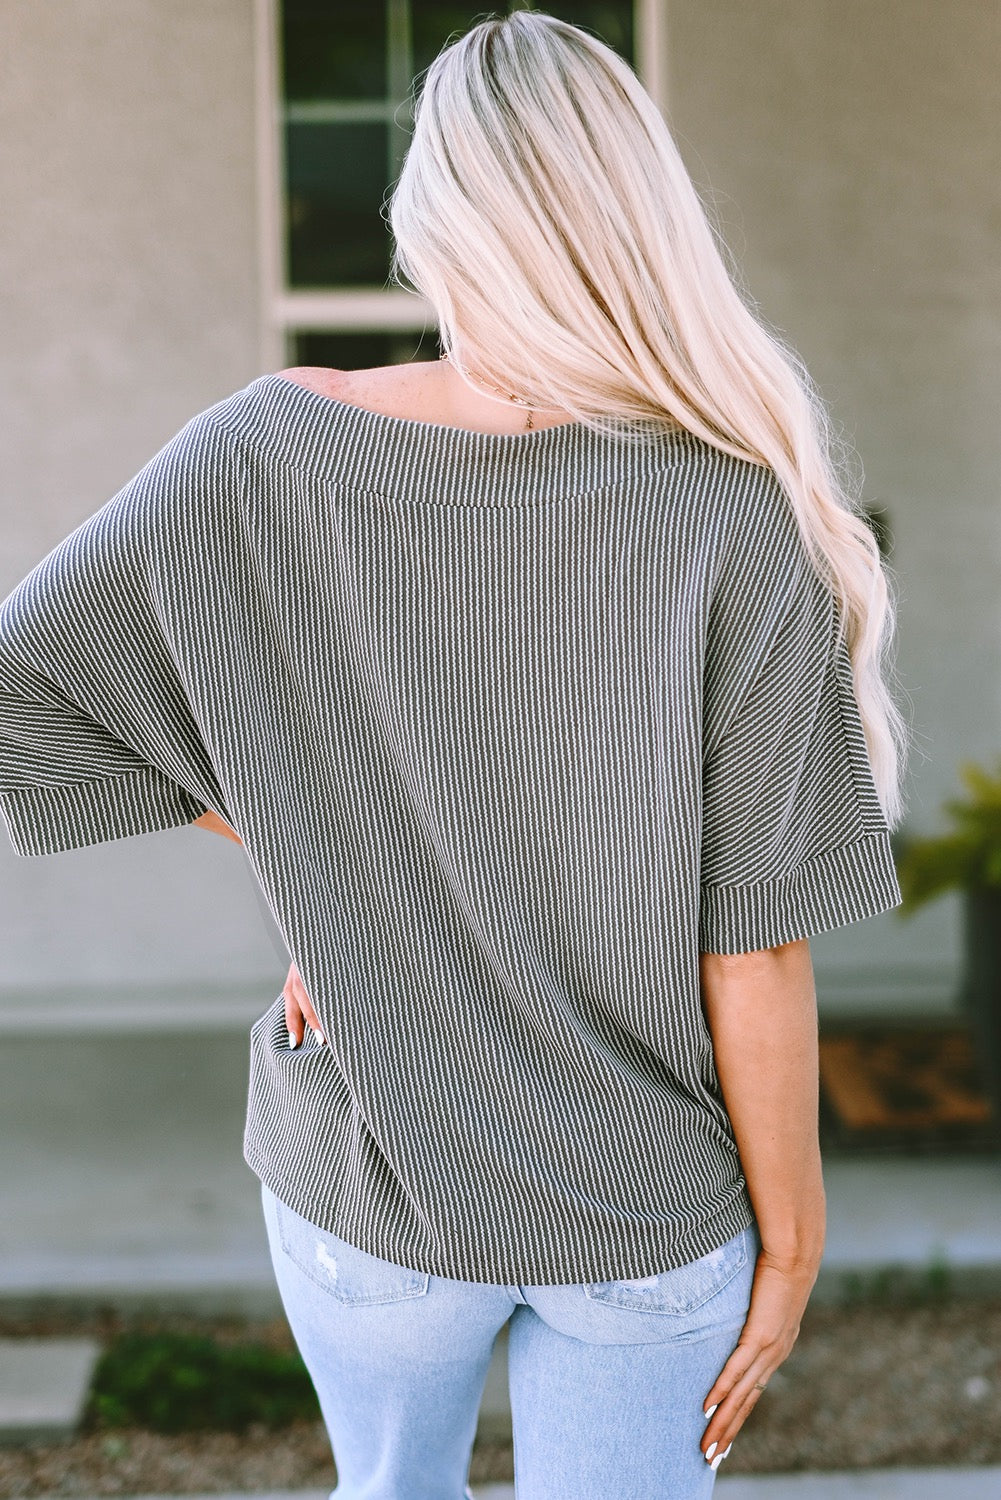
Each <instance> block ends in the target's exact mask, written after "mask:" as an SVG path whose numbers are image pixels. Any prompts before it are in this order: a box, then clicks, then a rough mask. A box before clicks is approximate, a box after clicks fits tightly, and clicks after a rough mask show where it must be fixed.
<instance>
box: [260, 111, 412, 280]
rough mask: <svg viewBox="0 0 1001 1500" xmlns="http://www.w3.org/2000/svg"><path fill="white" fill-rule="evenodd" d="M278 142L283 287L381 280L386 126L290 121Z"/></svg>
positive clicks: (385, 258) (385, 237)
mask: <svg viewBox="0 0 1001 1500" xmlns="http://www.w3.org/2000/svg"><path fill="white" fill-rule="evenodd" d="M285 142H286V151H285V161H286V183H287V190H288V191H287V198H288V278H289V284H290V286H294V287H304V286H337V285H347V286H358V285H364V284H368V285H373V284H375V285H378V286H381V285H382V284H383V283H384V282H385V281H386V278H387V276H388V275H389V252H390V240H389V230H388V229H387V227H386V225H385V223H384V222H383V220H382V219H381V217H380V209H381V207H382V200H383V196H384V194H385V191H386V169H387V168H386V164H387V150H388V140H387V127H386V126H385V125H375V124H301V123H300V124H289V125H287V126H286V130H285Z"/></svg>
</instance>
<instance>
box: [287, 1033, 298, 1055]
mask: <svg viewBox="0 0 1001 1500" xmlns="http://www.w3.org/2000/svg"><path fill="white" fill-rule="evenodd" d="M288 1044H289V1046H290V1047H291V1048H292V1050H293V1051H294V1050H295V1048H296V1047H298V1045H299V1042H298V1039H297V1038H296V1034H295V1032H294V1031H290V1032H289V1034H288Z"/></svg>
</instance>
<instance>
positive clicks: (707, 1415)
mask: <svg viewBox="0 0 1001 1500" xmlns="http://www.w3.org/2000/svg"><path fill="white" fill-rule="evenodd" d="M716 1406H719V1402H718V1401H717V1402H716ZM716 1406H710V1408H709V1410H708V1411H705V1412H703V1413H702V1415H703V1416H704V1417H705V1419H706V1421H707V1422H708V1420H709V1418H710V1417H711V1416H712V1414H713V1412H714V1411H715V1410H716Z"/></svg>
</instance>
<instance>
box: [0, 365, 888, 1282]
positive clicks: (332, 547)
mask: <svg viewBox="0 0 1001 1500" xmlns="http://www.w3.org/2000/svg"><path fill="white" fill-rule="evenodd" d="M642 431H643V436H642V440H641V441H640V442H638V443H637V442H630V441H628V440H627V439H626V438H625V437H624V436H623V435H622V434H621V433H619V434H612V435H598V434H595V433H594V432H592V431H591V430H590V429H588V428H587V427H586V426H584V425H583V424H578V423H574V424H570V425H565V426H557V427H549V428H543V429H541V430H537V431H535V432H527V433H525V434H519V435H510V436H508V435H491V434H484V433H478V432H471V431H468V430H464V429H457V428H450V427H439V426H433V425H431V424H429V423H422V422H414V421H409V420H406V419H403V418H396V417H388V416H384V415H380V414H377V413H373V412H369V411H365V410H362V409H361V408H358V407H354V406H350V405H347V404H345V403H343V402H340V401H336V400H331V399H329V398H327V397H323V396H320V395H317V394H315V393H313V392H311V391H308V390H305V389H303V388H302V387H300V386H298V385H294V384H292V383H290V382H289V381H287V380H286V379H284V378H283V377H281V376H278V375H266V376H264V377H262V378H261V379H259V380H255V381H254V382H253V383H252V384H251V385H249V386H248V387H247V388H246V390H244V391H240V392H238V393H237V394H236V395H234V396H232V397H230V398H228V399H227V400H224V401H222V402H220V403H218V404H217V405H215V406H213V407H212V408H210V409H209V410H208V411H206V412H204V413H202V414H201V415H200V416H197V417H195V418H194V419H193V420H192V421H191V422H190V423H188V425H187V426H186V427H184V428H183V430H182V431H181V432H180V433H179V434H178V436H177V437H176V438H174V439H173V440H172V441H171V442H170V443H168V444H167V446H166V447H165V448H164V449H163V450H162V451H161V452H160V453H158V454H157V455H156V457H154V458H153V459H152V460H151V461H150V463H149V464H147V465H146V467H145V468H144V469H143V470H142V472H141V473H140V474H139V475H137V477H136V478H135V479H133V480H132V481H131V482H130V483H129V484H127V485H126V486H125V488H124V489H122V490H121V491H120V492H119V493H118V494H117V495H116V496H115V497H114V498H113V499H111V500H110V501H109V502H108V503H107V504H106V505H105V506H104V507H103V508H102V509H101V510H99V511H98V512H97V513H96V514H95V515H93V516H92V517H91V518H90V519H89V520H87V521H85V522H84V523H83V524H82V525H81V526H80V527H78V528H77V530H76V531H74V532H73V533H72V535H70V536H69V537H67V538H66V540H65V541H63V542H62V543H61V544H60V545H59V546H57V547H56V548H55V549H54V551H52V552H51V553H50V554H49V555H48V557H46V558H45V559H44V560H43V561H42V562H41V563H39V564H38V566H37V567H36V568H35V569H34V571H33V572H32V573H31V574H29V576H28V577H27V578H26V579H24V581H23V582H22V583H21V584H20V585H19V586H18V587H17V588H16V589H15V590H14V591H13V593H12V594H10V596H9V597H8V598H7V599H6V601H5V602H4V603H3V605H2V606H0V806H2V810H3V813H4V816H5V819H6V822H7V827H8V830H9V833H10V837H11V839H12V841H13V844H14V847H15V848H16V849H17V851H18V852H19V853H21V854H47V853H52V852H54V851H57V850H61V849H69V848H74V847H77V846H79V845H83V844H90V843H96V842H98V841H100V840H105V839H113V838H121V837H125V836H127V835H130V834H140V833H148V832H151V831H153V830H156V829H162V828H170V827H174V826H176V825H179V824H183V823H186V822H189V821H190V820H192V819H194V818H196V817H198V816H199V815H200V814H201V813H202V812H203V811H205V809H207V808H211V809H213V810H214V811H215V812H217V813H218V814H219V815H220V816H221V817H223V818H225V819H226V821H227V822H228V823H230V824H231V825H232V826H233V827H234V828H235V829H236V830H237V832H238V833H239V834H240V836H241V838H242V839H243V841H244V844H245V846H246V854H247V857H248V859H249V861H250V863H251V865H252V867H253V870H254V872H255V874H256V877H257V879H258V881H259V882H260V886H261V888H262V890H263V892H264V895H265V897H266V899H267V901H268V904H269V906H270V908H271V910H272V911H273V913H274V916H275V919H276V921H277V923H278V925H279V927H280V928H281V930H282V933H283V935H284V937H285V940H286V942H287V945H288V948H289V952H290V954H291V955H292V956H293V958H294V959H295V962H296V963H297V965H298V967H299V970H300V973H301V975H302V978H303V982H304V984H305V986H306V989H307V991H308V993H309V995H310V997H311V998H312V1000H313V1003H314V1005H315V1008H316V1011H317V1014H318V1016H319V1017H320V1020H321V1022H322V1025H323V1029H324V1032H325V1035H326V1037H327V1039H328V1045H327V1046H320V1045H319V1044H317V1043H315V1042H314V1041H313V1040H312V1038H311V1036H310V1034H309V1033H308V1032H307V1037H308V1038H309V1040H308V1041H307V1043H306V1044H305V1045H304V1046H303V1047H302V1048H300V1049H298V1050H296V1051H291V1050H290V1049H289V1046H288V1037H287V1033H286V1029H285V1022H284V1008H283V1002H282V999H281V997H280V996H279V997H278V998H276V999H275V1001H274V1003H273V1004H271V1005H270V1007H269V1008H268V1009H267V1010H266V1011H265V1013H264V1014H263V1015H262V1016H261V1018H260V1020H259V1021H258V1022H257V1023H256V1024H255V1026H254V1027H253V1031H252V1060H251V1077H250V1098H249V1108H248V1117H247V1132H246V1143H245V1149H246V1158H247V1161H248V1162H249V1164H250V1166H251V1167H252V1168H253V1169H254V1171H255V1172H256V1173H257V1174H258V1175H259V1176H260V1177H261V1178H262V1179H263V1180H264V1181H265V1182H266V1183H267V1185H268V1186H269V1187H270V1188H271V1189H272V1190H273V1191H274V1192H275V1193H276V1194H277V1196H278V1197H279V1198H280V1199H281V1200H282V1201H283V1202H285V1203H286V1204H287V1205H288V1206H289V1207H291V1208H292V1209H294V1210H295V1211H296V1212H297V1213H299V1214H301V1215H303V1216H304V1217H306V1218H307V1219H309V1220H311V1221H312V1222H313V1223H315V1224H317V1225H319V1226H321V1227H322V1228H324V1229H327V1230H329V1231H331V1232H333V1233H335V1234H337V1235H339V1236H341V1237H342V1238H343V1239H346V1240H348V1241H350V1242H351V1243H352V1244H354V1245H357V1246H359V1247H361V1248H362V1249H364V1250H367V1251H369V1252H370V1253H372V1254H375V1255H379V1256H382V1257H383V1258H385V1259H388V1260H391V1261H395V1262H397V1263H400V1264H403V1265H407V1266H412V1267H414V1268H416V1269H419V1270H425V1271H430V1272H432V1273H434V1274H436V1275H441V1276H449V1277H458V1278H463V1279H467V1280H474V1281H482V1282H494V1283H498V1282H499V1283H508V1284H516V1283H521V1284H525V1285H529V1284H544V1283H557V1282H581V1281H595V1280H602V1279H613V1278H618V1277H640V1276H645V1275H648V1274H651V1273H653V1272H655V1271H657V1270H661V1269H668V1268H670V1267H673V1266H676V1265H679V1264H681V1263H683V1262H685V1261H688V1260H692V1259H695V1258H697V1257H699V1256H702V1255H705V1254H708V1253H709V1252H710V1251H712V1250H714V1249H716V1248H717V1247H718V1246H719V1245H721V1244H722V1243H724V1241H726V1240H727V1239H729V1238H730V1237H731V1236H732V1235H734V1234H735V1233H737V1232H738V1231H739V1230H740V1229H742V1228H744V1227H745V1226H746V1225H748V1224H749V1223H750V1222H751V1221H752V1214H751V1207H750V1203H749V1200H748V1197H747V1192H746V1187H745V1183H744V1178H743V1176H742V1174H741V1167H740V1161H739V1158H738V1154H737V1150H736V1146H735V1144H734V1138H733V1132H732V1129H731V1126H730V1123H729V1121H728V1119H727V1115H726V1112H725V1110H724V1108H723V1104H722V1102H721V1097H720V1092H719V1087H718V1082H717V1078H716V1074H715V1071H714V1067H713V1052H712V1046H711V1039H710V1036H709V1032H708V1030H707V1027H706V1023H705V1019H704V1016H703V1012H702V1008H701V1003H700V990H699V970H698V955H699V950H700V949H704V950H707V951H710V952H719V953H735V952H741V951H747V950H751V949H756V948H763V947H770V946H774V945H776V944H779V943H783V942H787V941H791V940H793V939H796V938H802V937H806V936H808V935H810V934H811V933H816V932H820V931H822V930H824V929H827V928H831V927H836V926H838V925H840V924H843V923H848V922H853V921H856V920H858V919H859V918H863V917H868V916H870V915H872V914H873V913H875V912H879V911H883V910H885V909H886V908H888V907H892V906H894V905H896V904H897V903H898V902H899V900H900V892H899V888H898V885H897V880H896V875H895V871H894V866H893V861H892V858H891V853H890V845H889V837H888V832H887V827H886V823H885V821H884V818H883V816H882V813H881V811H880V807H879V803H878V801H877V798H876V793H875V789H874V786H873V781H872V775H871V771H870V767H869V762H868V759H867V755H866V749H865V741H864V736H863V733H862V726H861V723H860V720H859V716H858V710H857V706H856V703H855V699H854V696H853V691H852V685H851V673H850V667H849V662H848V658H847V654H846V653H845V651H844V649H843V648H842V649H841V650H840V651H838V652H835V651H834V649H833V641H834V635H833V631H834V624H835V606H834V602H833V599H832V597H831V595H830V593H829V592H828V591H827V589H826V588H825V587H824V586H823V585H822V584H821V583H820V582H819V580H818V579H817V577H816V575H815V573H814V571H813V569H812V568H811V567H810V564H809V561H808V559H807V555H806V552H805V550H804V547H803V545H802V543H801V541H800V538H799V533H798V531H797V528H796V525H795V522H794V519H793V516H792V511H791V508H790V506H789V504H788V501H787V500H786V498H785V497H784V495H783V493H782V491H781V489H780V487H779V485H778V483H777V481H776V479H775V477H774V476H773V475H772V474H771V472H770V471H768V470H767V469H764V468H761V467H757V466H754V465H752V464H748V463H744V462H740V461H738V460H736V459H734V458H731V457H728V456H727V455H725V454H722V453H720V452H718V451H717V450H715V449H714V448H712V447H710V446H708V445H706V444H705V443H703V442H701V441H700V440H698V439H696V438H694V437H693V436H691V435H690V434H687V433H684V432H680V431H674V430H672V429H670V428H669V427H667V426H666V425H663V426H647V427H646V428H644V429H643V430H642Z"/></svg>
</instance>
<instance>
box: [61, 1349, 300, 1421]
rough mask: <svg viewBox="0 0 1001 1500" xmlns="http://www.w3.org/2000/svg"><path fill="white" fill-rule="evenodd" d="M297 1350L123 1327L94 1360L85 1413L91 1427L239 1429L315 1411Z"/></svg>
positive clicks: (297, 1417)
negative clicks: (283, 1350) (227, 1343)
mask: <svg viewBox="0 0 1001 1500" xmlns="http://www.w3.org/2000/svg"><path fill="white" fill-rule="evenodd" d="M319 1414H320V1413H319V1407H318V1405H317V1400H316V1393H315V1392H314V1390H313V1386H312V1383H311V1381H310V1379H309V1376H308V1374H307V1373H306V1367H305V1366H304V1365H303V1363H302V1360H301V1359H300V1358H299V1356H298V1355H297V1354H287V1353H281V1352H278V1351H276V1350H273V1349H268V1348H266V1347H264V1346H263V1345H259V1344H237V1345H230V1346H224V1345H220V1344H217V1343H216V1342H215V1341H214V1340H213V1339H211V1338H205V1337H202V1336H199V1335H195V1334H179V1333H130V1334H123V1335H122V1336H121V1337H119V1338H118V1339H116V1340H115V1342H114V1343H113V1344H112V1345H111V1346H110V1347H109V1348H108V1349H106V1350H105V1352H104V1354H103V1355H102V1357H101V1359H100V1360H99V1361H98V1365H97V1369H96V1370H95V1372H94V1380H93V1384H92V1386H91V1395H90V1405H89V1421H90V1424H91V1425H92V1426H96V1427H147V1428H152V1429H153V1430H154V1431H156V1432H190V1431H193V1430H195V1429H198V1428H202V1429H211V1430H215V1431H231V1432H240V1431H243V1430H244V1429H245V1428H247V1427H249V1426H250V1425H251V1423H263V1424H264V1425H265V1426H268V1427H280V1426H284V1425H286V1424H288V1423H290V1422H294V1421H300V1420H307V1421H309V1420H312V1421H315V1420H317V1419H318V1417H319Z"/></svg>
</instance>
